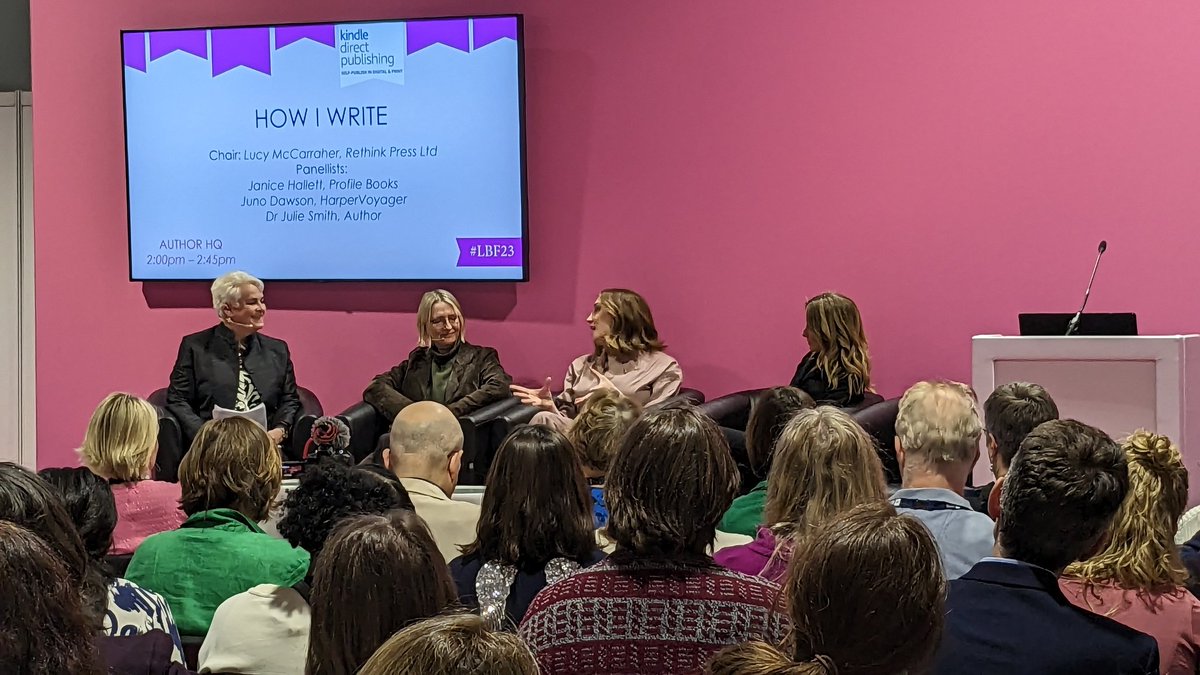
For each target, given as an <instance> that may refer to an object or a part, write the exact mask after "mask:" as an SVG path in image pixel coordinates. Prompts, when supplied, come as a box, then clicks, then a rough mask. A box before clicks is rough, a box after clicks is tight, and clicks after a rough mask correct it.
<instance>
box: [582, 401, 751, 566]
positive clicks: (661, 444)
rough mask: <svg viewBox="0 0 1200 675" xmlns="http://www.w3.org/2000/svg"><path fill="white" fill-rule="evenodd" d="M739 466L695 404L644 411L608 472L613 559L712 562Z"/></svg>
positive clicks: (735, 489) (609, 518) (731, 499)
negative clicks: (710, 548)
mask: <svg viewBox="0 0 1200 675" xmlns="http://www.w3.org/2000/svg"><path fill="white" fill-rule="evenodd" d="M737 488H738V472H737V465H736V464H734V462H733V456H732V455H730V454H729V444H728V443H727V442H726V441H725V437H724V436H723V435H722V434H721V431H720V429H718V428H717V425H716V423H715V422H713V421H712V419H710V418H709V417H708V416H706V415H704V414H703V413H701V412H699V411H697V410H695V409H694V408H663V409H661V410H654V411H651V412H648V413H646V414H645V415H643V416H642V418H641V419H640V420H638V421H637V422H635V423H634V425H633V427H632V428H631V429H630V430H629V432H628V433H627V434H625V438H624V440H623V441H622V442H621V447H620V449H619V450H617V457H616V459H615V460H613V464H612V466H611V467H610V468H609V470H608V478H607V482H606V483H605V488H604V491H605V495H606V499H607V501H608V527H607V528H606V531H607V533H608V538H609V539H612V540H613V541H614V542H616V543H617V553H616V554H614V556H613V558H612V560H614V561H616V562H618V563H620V562H622V561H624V560H628V559H629V558H630V557H635V558H637V557H640V558H659V559H668V560H678V559H688V560H691V561H692V562H711V558H709V556H708V554H707V549H708V546H709V545H710V544H712V542H713V538H714V536H715V535H716V531H717V523H718V522H720V520H721V516H723V515H724V514H725V511H727V510H728V509H729V505H730V504H732V503H733V498H734V496H735V495H736V494H737Z"/></svg>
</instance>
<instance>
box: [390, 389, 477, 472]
mask: <svg viewBox="0 0 1200 675" xmlns="http://www.w3.org/2000/svg"><path fill="white" fill-rule="evenodd" d="M388 446H389V448H390V449H391V451H392V458H393V459H396V460H407V459H410V458H411V459H426V460H429V461H430V462H432V463H437V464H441V463H443V462H445V461H446V458H447V457H449V456H450V455H452V454H453V453H455V452H457V451H459V450H462V446H463V434H462V427H460V426H459V425H458V419H457V418H456V417H454V413H452V412H450V410H449V409H447V408H446V406H444V405H442V404H441V403H435V402H433V401H418V402H417V403H413V404H412V405H409V406H407V407H405V408H404V409H403V410H401V411H400V412H399V414H397V415H396V419H395V420H393V421H392V431H391V434H390V435H389V437H388Z"/></svg>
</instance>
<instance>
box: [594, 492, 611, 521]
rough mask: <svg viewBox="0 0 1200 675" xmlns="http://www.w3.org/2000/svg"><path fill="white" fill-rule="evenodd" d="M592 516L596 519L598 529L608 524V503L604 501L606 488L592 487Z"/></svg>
mask: <svg viewBox="0 0 1200 675" xmlns="http://www.w3.org/2000/svg"><path fill="white" fill-rule="evenodd" d="M592 516H593V517H594V518H595V520H596V529H597V530H598V529H600V528H602V527H604V526H605V525H607V524H608V504H607V503H606V502H605V501H604V488H602V487H594V488H592Z"/></svg>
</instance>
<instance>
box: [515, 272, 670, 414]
mask: <svg viewBox="0 0 1200 675" xmlns="http://www.w3.org/2000/svg"><path fill="white" fill-rule="evenodd" d="M587 324H588V327H589V328H591V330H592V352H591V353H590V354H584V355H583V356H580V357H579V358H577V359H575V360H574V361H572V362H571V365H570V367H568V368H567V376H566V378H565V379H564V380H563V392H562V393H561V394H559V395H558V396H552V395H551V394H550V378H548V377H547V378H546V382H545V384H544V385H542V388H541V389H532V388H530V387H522V386H520V385H516V384H514V385H511V387H510V388H511V389H512V391H513V393H514V394H516V396H517V398H519V399H520V400H521V402H522V403H524V404H526V405H531V406H533V407H535V408H540V409H541V412H539V413H537V414H536V415H534V417H533V420H532V423H533V424H545V425H548V426H551V427H554V428H557V429H558V430H560V431H566V430H567V429H569V428H570V426H571V420H572V418H574V417H575V415H576V413H577V412H578V406H580V405H582V404H583V402H584V401H586V400H587V399H588V397H589V396H590V395H591V394H592V392H595V391H598V390H601V389H616V390H617V391H619V392H621V393H622V394H624V395H625V396H628V397H629V398H631V399H633V400H634V401H635V402H636V403H637V404H638V405H640V406H643V407H645V406H652V405H655V404H657V403H661V402H663V401H665V400H666V399H668V398H670V397H672V396H674V395H675V394H677V393H679V385H680V383H681V382H683V371H682V370H681V369H680V368H679V363H678V362H677V361H676V360H675V359H674V358H672V357H670V356H668V355H667V354H666V352H664V351H663V350H664V349H665V348H666V345H664V344H663V342H662V340H661V339H659V337H658V329H657V328H656V327H655V326H654V316H653V315H652V314H651V313H650V305H648V304H647V303H646V300H645V298H643V297H642V296H640V295H638V294H637V293H635V292H633V291H630V290H626V289H624V288H608V289H605V290H603V291H601V292H600V295H599V296H597V297H596V302H595V303H593V305H592V311H591V313H590V314H588V316H587Z"/></svg>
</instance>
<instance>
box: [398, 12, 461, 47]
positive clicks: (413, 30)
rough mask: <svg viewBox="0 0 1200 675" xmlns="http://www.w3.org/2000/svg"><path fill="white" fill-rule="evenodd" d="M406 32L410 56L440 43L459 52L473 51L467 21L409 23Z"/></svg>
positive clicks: (442, 20)
mask: <svg viewBox="0 0 1200 675" xmlns="http://www.w3.org/2000/svg"><path fill="white" fill-rule="evenodd" d="M405 30H406V37H407V39H408V53H409V54H415V53H417V52H419V51H421V50H422V49H425V48H426V47H428V46H430V45H435V44H438V43H441V44H444V45H446V46H447V47H453V48H454V49H457V50H459V51H464V52H469V51H471V44H470V42H471V30H470V26H468V25H467V19H439V20H436V21H409V22H408V23H407V24H405Z"/></svg>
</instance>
